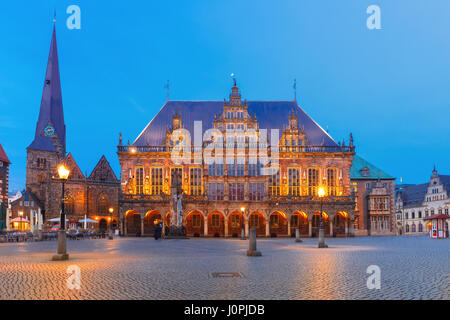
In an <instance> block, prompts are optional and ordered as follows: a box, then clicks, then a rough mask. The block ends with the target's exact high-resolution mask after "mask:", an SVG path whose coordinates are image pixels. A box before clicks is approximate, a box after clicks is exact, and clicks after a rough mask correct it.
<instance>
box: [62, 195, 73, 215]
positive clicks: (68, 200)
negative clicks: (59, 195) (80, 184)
mask: <svg viewBox="0 0 450 320" xmlns="http://www.w3.org/2000/svg"><path fill="white" fill-rule="evenodd" d="M64 212H65V213H66V214H74V213H75V202H74V200H73V196H72V194H71V193H70V192H69V191H66V192H65V196H64Z"/></svg>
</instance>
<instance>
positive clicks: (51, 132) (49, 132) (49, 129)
mask: <svg viewBox="0 0 450 320" xmlns="http://www.w3.org/2000/svg"><path fill="white" fill-rule="evenodd" d="M44 134H45V135H46V136H52V135H54V134H55V128H53V127H52V126H47V127H45V129H44Z"/></svg>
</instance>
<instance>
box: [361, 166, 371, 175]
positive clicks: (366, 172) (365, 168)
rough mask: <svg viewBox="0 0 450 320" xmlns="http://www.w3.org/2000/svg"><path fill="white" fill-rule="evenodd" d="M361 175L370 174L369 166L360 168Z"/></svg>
mask: <svg viewBox="0 0 450 320" xmlns="http://www.w3.org/2000/svg"><path fill="white" fill-rule="evenodd" d="M361 175H362V176H363V177H368V176H369V175H370V170H369V168H367V167H364V168H362V169H361Z"/></svg>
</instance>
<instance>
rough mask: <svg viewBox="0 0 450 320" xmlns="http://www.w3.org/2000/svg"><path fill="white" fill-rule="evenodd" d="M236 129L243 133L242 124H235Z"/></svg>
mask: <svg viewBox="0 0 450 320" xmlns="http://www.w3.org/2000/svg"><path fill="white" fill-rule="evenodd" d="M236 129H237V130H240V131H244V125H243V124H237V125H236Z"/></svg>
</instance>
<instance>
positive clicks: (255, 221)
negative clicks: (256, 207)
mask: <svg viewBox="0 0 450 320" xmlns="http://www.w3.org/2000/svg"><path fill="white" fill-rule="evenodd" d="M249 225H250V228H256V229H257V228H258V226H259V217H258V215H257V214H252V215H251V216H250V221H249Z"/></svg>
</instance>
